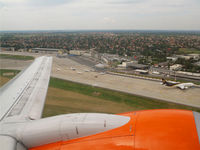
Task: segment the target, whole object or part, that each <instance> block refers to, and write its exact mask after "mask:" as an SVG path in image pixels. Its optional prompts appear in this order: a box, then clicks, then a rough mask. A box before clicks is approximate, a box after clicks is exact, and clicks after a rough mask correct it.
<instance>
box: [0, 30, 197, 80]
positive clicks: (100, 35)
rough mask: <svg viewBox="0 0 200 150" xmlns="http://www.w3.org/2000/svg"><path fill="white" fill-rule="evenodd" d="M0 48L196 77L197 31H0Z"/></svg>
mask: <svg viewBox="0 0 200 150" xmlns="http://www.w3.org/2000/svg"><path fill="white" fill-rule="evenodd" d="M0 37H1V41H0V45H1V51H18V52H31V53H55V54H56V55H57V57H60V58H64V57H70V56H79V57H85V58H88V59H90V60H92V61H94V62H96V64H97V66H96V67H99V68H104V69H109V71H112V72H115V73H116V72H117V73H126V74H132V73H133V74H151V75H152V76H155V77H157V76H160V77H161V76H166V77H167V76H173V77H175V78H176V77H180V78H185V77H186V78H187V77H188V78H190V79H192V80H199V77H200V33H199V32H158V31H157V32H156V31H155V32H153V31H151V32H148V31H102V32H100V31H99V32H97V31H96V32H95V31H93V32H86V31H85V32H2V33H0Z"/></svg>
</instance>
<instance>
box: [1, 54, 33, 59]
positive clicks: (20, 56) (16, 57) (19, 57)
mask: <svg viewBox="0 0 200 150" xmlns="http://www.w3.org/2000/svg"><path fill="white" fill-rule="evenodd" d="M0 59H14V60H33V59H34V57H33V56H22V55H10V54H0Z"/></svg>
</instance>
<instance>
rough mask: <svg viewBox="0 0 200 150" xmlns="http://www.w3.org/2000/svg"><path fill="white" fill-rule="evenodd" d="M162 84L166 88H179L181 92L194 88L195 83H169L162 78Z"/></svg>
mask: <svg viewBox="0 0 200 150" xmlns="http://www.w3.org/2000/svg"><path fill="white" fill-rule="evenodd" d="M162 84H163V85H165V86H171V87H177V88H179V89H181V90H185V89H188V88H189V87H192V86H194V85H195V84H194V83H180V82H174V81H167V80H165V79H164V78H162Z"/></svg>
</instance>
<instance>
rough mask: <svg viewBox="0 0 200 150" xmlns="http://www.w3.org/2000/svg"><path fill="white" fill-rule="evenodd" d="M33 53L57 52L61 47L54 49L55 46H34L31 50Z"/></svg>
mask: <svg viewBox="0 0 200 150" xmlns="http://www.w3.org/2000/svg"><path fill="white" fill-rule="evenodd" d="M31 51H32V52H33V53H48V54H53V53H54V54H57V53H58V52H59V51H60V49H53V48H33V49H32V50H31Z"/></svg>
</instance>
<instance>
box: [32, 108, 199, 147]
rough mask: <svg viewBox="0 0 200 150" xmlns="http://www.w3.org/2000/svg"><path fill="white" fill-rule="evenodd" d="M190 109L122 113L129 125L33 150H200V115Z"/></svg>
mask: <svg viewBox="0 0 200 150" xmlns="http://www.w3.org/2000/svg"><path fill="white" fill-rule="evenodd" d="M195 114H196V115H194V112H192V111H186V110H146V111H137V112H130V113H126V114H119V115H122V116H129V117H130V118H131V119H130V121H129V122H128V123H126V124H125V125H123V126H121V127H118V128H115V129H111V130H109V131H105V132H102V133H98V134H95V135H90V136H86V137H81V138H77V139H72V140H68V141H59V142H55V143H51V144H47V145H42V146H39V147H34V148H31V150H89V149H92V150H200V144H199V134H198V132H199V125H200V124H199V119H200V115H199V114H198V113H195Z"/></svg>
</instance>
